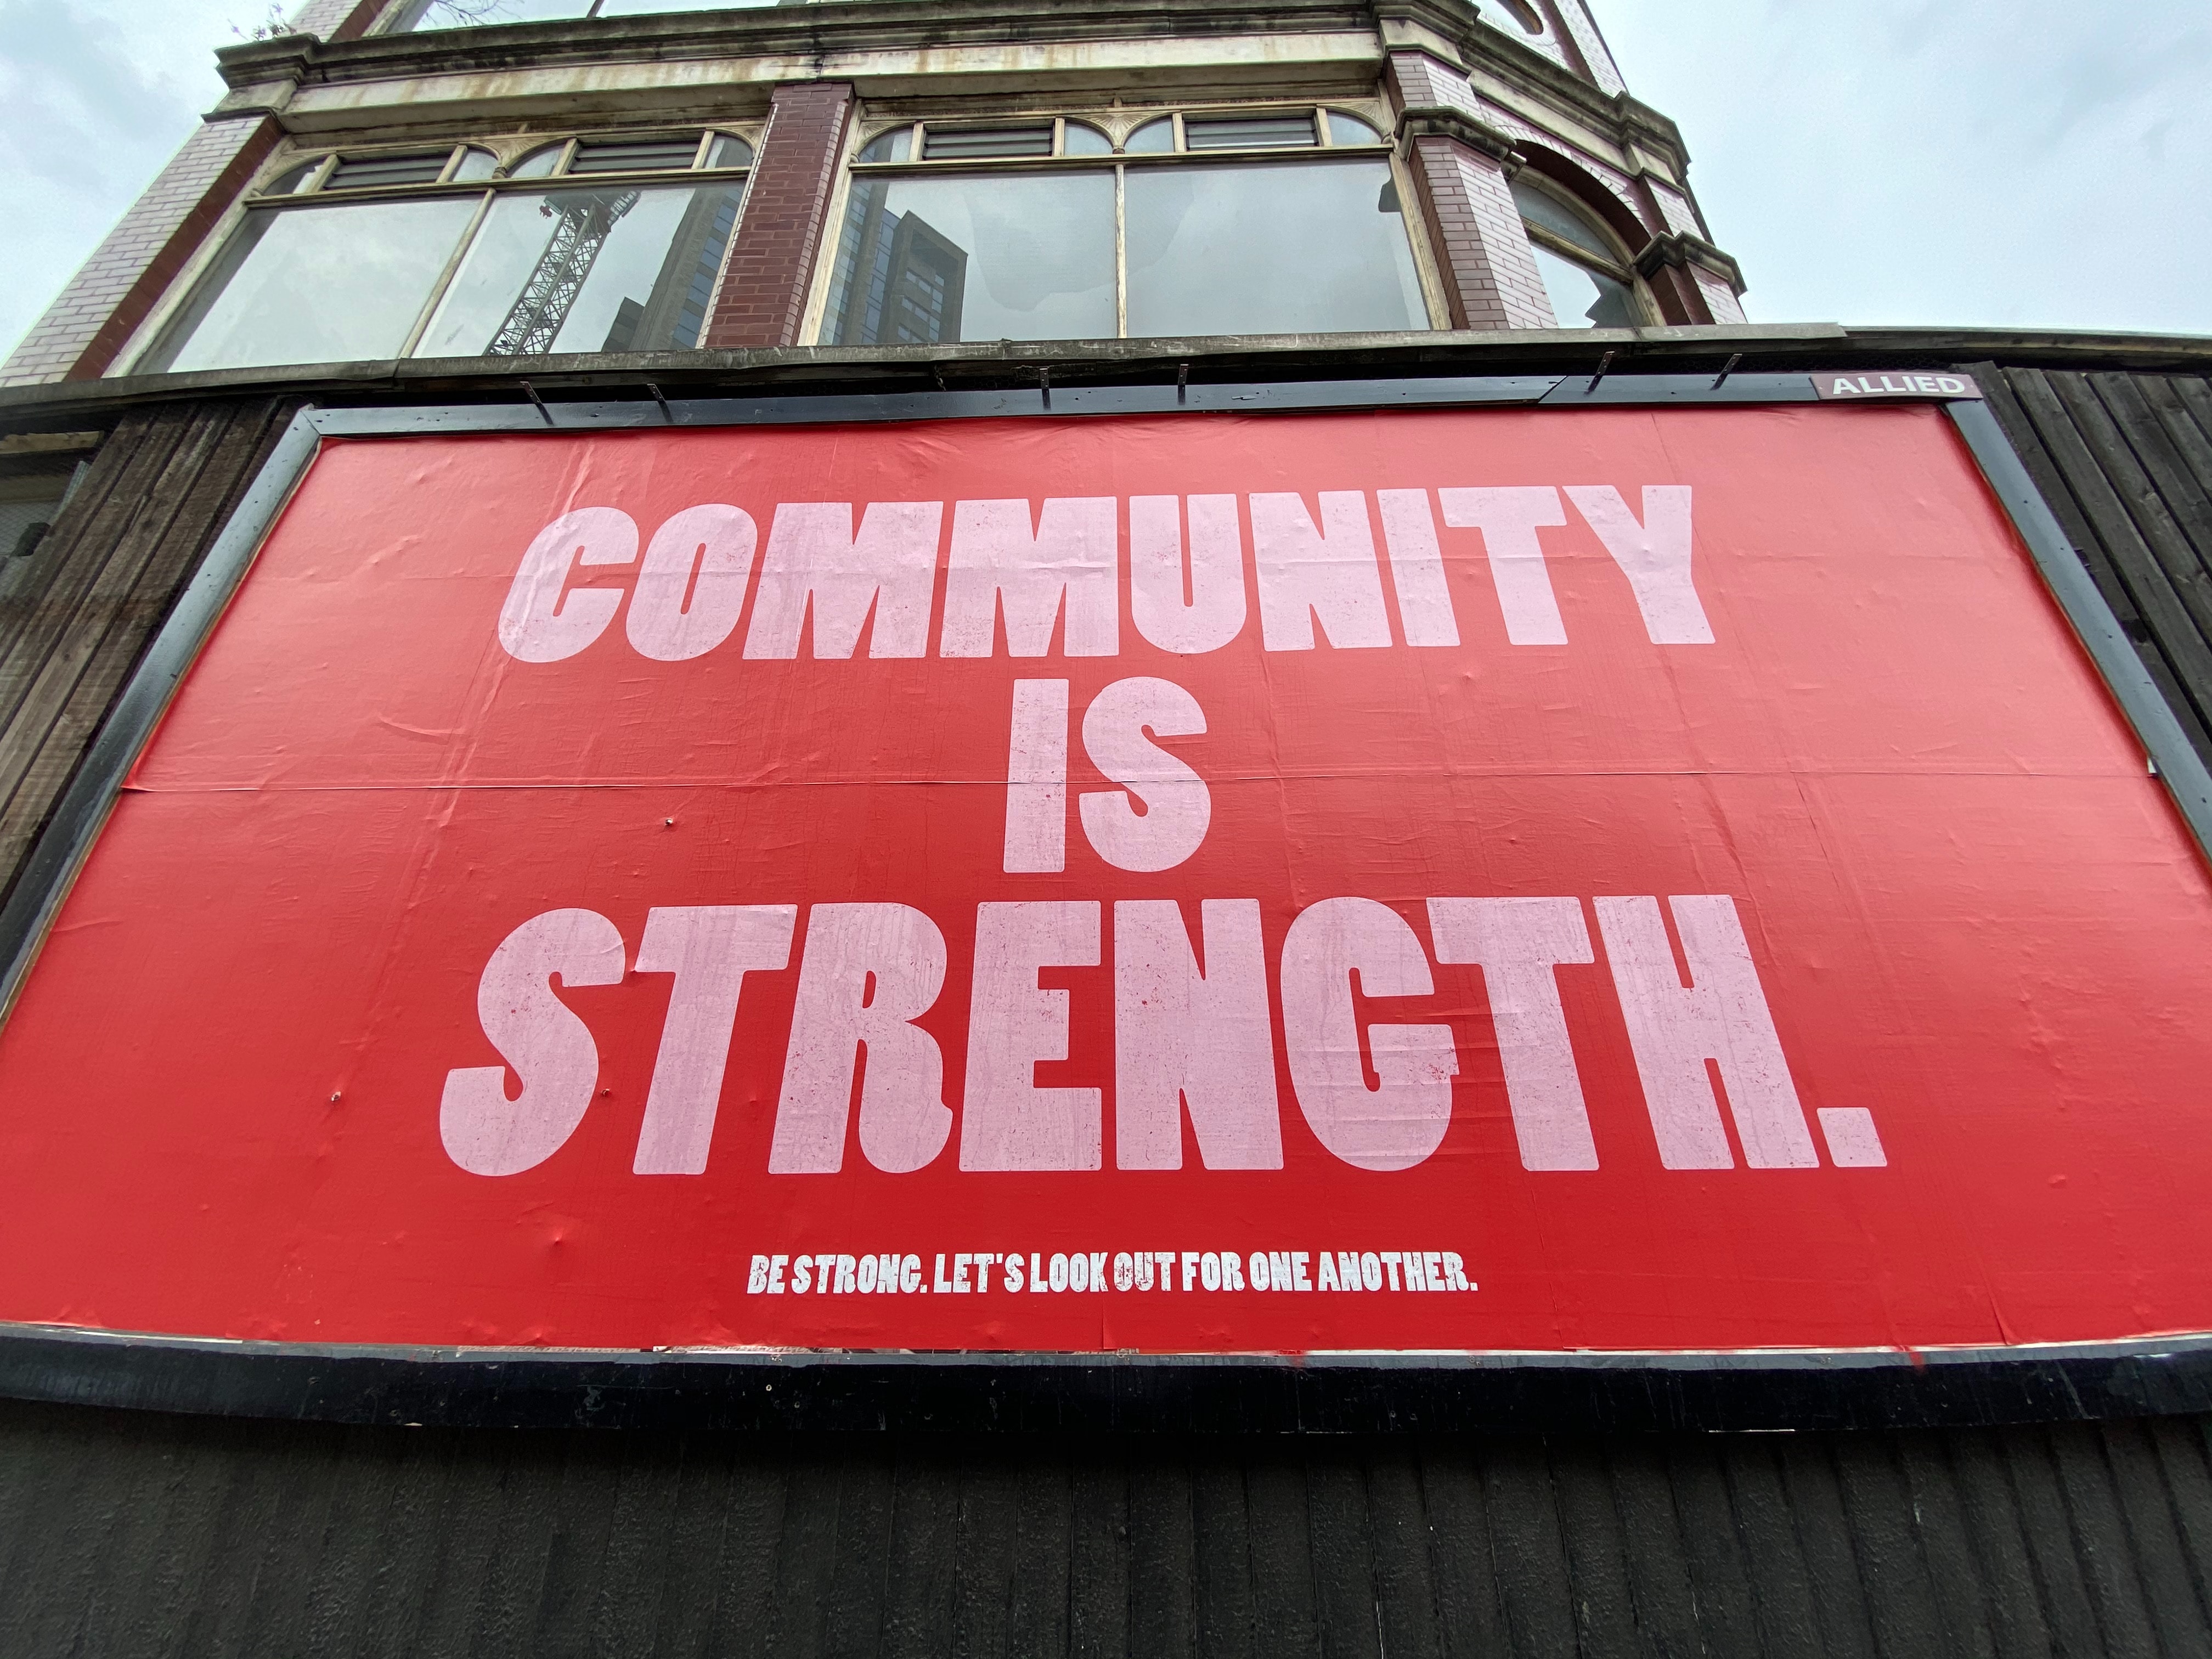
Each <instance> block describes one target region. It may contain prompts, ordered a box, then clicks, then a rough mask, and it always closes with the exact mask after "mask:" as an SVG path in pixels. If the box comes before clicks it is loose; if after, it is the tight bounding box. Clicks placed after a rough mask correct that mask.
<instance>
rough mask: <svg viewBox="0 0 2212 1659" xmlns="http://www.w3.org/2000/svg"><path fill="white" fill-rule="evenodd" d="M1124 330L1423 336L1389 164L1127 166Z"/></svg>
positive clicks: (1424, 319)
mask: <svg viewBox="0 0 2212 1659" xmlns="http://www.w3.org/2000/svg"><path fill="white" fill-rule="evenodd" d="M1127 222H1128V228H1127V235H1128V266H1129V332H1130V333H1131V334H1132V335H1166V334H1287V333H1331V332H1343V331H1354V330H1360V331H1364V330H1369V329H1407V328H1426V327H1427V326H1428V309H1427V307H1425V305H1424V304H1423V303H1422V301H1421V286H1420V280H1419V277H1418V276H1416V275H1415V273H1414V269H1413V249H1412V247H1411V246H1410V245H1409V243H1408V242H1407V234H1406V224H1405V220H1404V218H1403V216H1401V213H1400V212H1399V210H1398V197H1397V191H1395V189H1394V188H1393V186H1392V180H1391V177H1390V168H1389V163H1387V162H1385V161H1329V162H1312V163H1302V164H1294V165H1278V166H1273V167H1144V168H1138V167H1131V168H1130V169H1129V173H1128V184H1127Z"/></svg>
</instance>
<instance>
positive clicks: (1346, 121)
mask: <svg viewBox="0 0 2212 1659" xmlns="http://www.w3.org/2000/svg"><path fill="white" fill-rule="evenodd" d="M1328 141H1329V143H1332V144H1379V143H1382V142H1383V135H1382V134H1381V133H1379V132H1377V131H1375V129H1374V128H1373V127H1370V126H1369V125H1367V123H1366V122H1364V121H1363V120H1361V119H1360V118H1358V116H1356V115H1346V113H1345V112H1343V111H1342V110H1340V109H1333V110H1331V111H1329V112H1328Z"/></svg>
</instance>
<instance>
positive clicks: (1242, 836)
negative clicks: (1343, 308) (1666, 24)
mask: <svg viewBox="0 0 2212 1659" xmlns="http://www.w3.org/2000/svg"><path fill="white" fill-rule="evenodd" d="M1929 378H1931V379H1939V380H1941V379H1946V378H1948V377H1929ZM1869 395H1871V394H1869ZM1945 395H1950V396H1956V395H1960V394H1959V393H1957V392H1947V393H1946V394H1945ZM2206 1006H2212V884H2208V880H2207V875H2206V871H2205V869H2204V867H2203V863H2202V861H2201V860H2200V859H2199V857H2198V855H2197V853H2196V851H2195V849H2194V848H2193V847H2192V845H2191V842H2189V840H2188V838H2187V836H2186V834H2185V829H2184V828H2183V826H2182V825H2181V823H2180V822H2179V819H2178V817H2176V815H2175V813H2174V811H2172V807H2171V805H2170V804H2169V803H2168V801H2167V799H2166V797H2165V796H2164V794H2163V793H2161V789H2160V785H2159V783H2158V782H2157V781H2156V780H2155V779H2154V778H2153V777H2151V776H2150V775H2148V769H2147V768H2146V766H2145V764H2144V761H2143V757H2142V751H2141V749H2140V748H2139V747H2138V745H2137V744H2136V742H2135V741H2134V739H2133V738H2132V737H2131V735H2130V732H2129V731H2128V729H2127V727H2126V726H2125V725H2124V722H2123V721H2122V720H2121V718H2120V717H2119V715H2118V713H2117V711H2116V709H2115V708H2114V707H2113V705H2112V702H2111V700H2110V698H2109V696H2108V695H2107V693H2106V690H2105V689H2104V687H2103V686H2102V684H2100V682H2099V680H2098V679H2097V678H2096V675H2095V673H2094V671H2093V668H2092V667H2091V665H2089V663H2088V662H2087V659H2085V657H2084V656H2083V655H2082V653H2081V650H2080V649H2079V647H2077V645H2076V644H2075V641H2074V639H2073V638H2072V636H2071V635H2070V634H2069V631H2068V629H2067V625H2066V623H2065V621H2064V619H2063V617H2062V616H2061V615H2060V613H2059V612H2058V611H2057V609H2056V608H2055V606H2054V605H2053V604H2052V602H2051V599H2050V598H2049V597H2048V595H2047V594H2046V593H2045V591H2044V589H2043V588H2042V586H2040V584H2039V579H2038V577H2037V575H2036V574H2035V571H2034V569H2033V565H2032V564H2031V563H2030V562H2029V560H2028V559H2027V556H2026V554H2025V552H2024V551H2023V550H2022V549H2021V547H2020V545H2019V544H2017V542H2016V540H2015V538H2014V536H2013V534H2012V532H2011V531H2010V529H2009V527H2008V525H2007V523H2006V521H2005V520H2003V518H2002V516H2001V514H2000V513H1999V511H1998V509H1997V507H1996V504H1995V502H1994V501H1993V500H1992V498H1991V496H1990V493H1989V491H1988V489H1986V487H1985V486H1984V484H1983V483H1982V481H1981V479H1980V477H1979V475H1978V473H1977V472H1976V471H1975V470H1974V468H1973V465H1972V461H1971V459H1970V458H1969V456H1968V455H1967V453H1966V451H1965V449H1964V448H1963V447H1962V446H1961V445H1960V442H1959V441H1958V439H1957V437H1956V436H1955V435H1954V433H1953V431H1952V429H1951V428H1950V427H1949V425H1948V422H1946V421H1945V420H1944V419H1943V417H1942V415H1941V413H1940V412H1939V411H1937V410H1932V409H1915V408H1899V409H1864V410H1846V409H1834V410H1820V409H1808V408H1802V407H1801V408H1794V409H1777V410H1759V409H1742V408H1721V409H1667V410H1559V411H1555V410H1513V411H1483V412H1419V413H1389V414H1361V415H1298V416H1288V415H1284V416H1212V415H1206V416H1179V417H1152V416H1146V417H1129V418H1117V419H1110V420H1107V419H1102V420H1096V421H1061V422H1054V421H1049V420H1037V421H1030V420H1003V421H971V422H943V423H934V424H932V423H918V424H912V425H905V426H894V425H876V426H860V427H845V428H797V427H784V428H721V429H712V430H703V429H702V430H659V431H647V432H621V433H603V434H595V435H587V434H574V433H567V434H563V433H553V434H545V435H494V436H476V437H428V438H421V439H380V440H371V441H333V442H331V443H329V444H327V445H326V446H325V451H324V453H322V454H321V456H320V457H319V459H318V460H317V461H316V463H315V464H314V465H313V468H312V470H311V471H310V472H309V474H308V476H307V479H306V481H305V483H304V484H303V485H302V487H301V489H300V490H299V492H298V494H297V495H296V496H295V499H294V500H293V501H292V503H291V505H290V507H289V508H288V509H287V511H286V512H285V513H284V515H283V518H282V520H280V521H279V523H278V524H277V526H276V528H275V530H274V531H273V532H272V533H271V535H270V538H269V540H268V543H267V544H266V545H265V547H264V549H263V550H261V552H260V554H259V556H258V560H257V562H256V563H255V565H254V566H253V568H252V570H251V571H250V573H249V574H248V575H247V577H246V580H245V582H244V584H243V586H242V587H241V589H240V592H239V594H238V597H237V599H236V600H235V601H234V604H233V605H232V607H231V609H230V611H229V612H228V615H227V616H226V617H225V618H224V619H223V621H222V623H221V625H220V627H219V628H218V629H217V631H216V635H215V636H214V638H213V639H212V641H210V645H209V647H208V648H207V649H206V651H205V652H204V654H203V656H202V657H201V659H200V660H199V661H198V663H197V665H196V666H194V667H193V669H192V670H191V672H190V674H189V675H188V676H187V678H186V679H185V683H184V684H183V686H182V688H181V690H180V692H179V696H178V698H177V701H176V702H175V704H174V706H173V708H172V709H171V711H170V713H169V714H168V715H167V719H166V720H165V722H164V724H163V725H162V726H161V728H160V730H159V732H157V733H156V735H155V738H154V740H153V742H152V743H151V744H150V745H149V748H148V750H147V751H146V753H145V754H144V755H143V757H142V758H141V760H140V762H139V763H138V764H137V768H136V769H135V771H134V772H133V774H132V775H131V779H130V781H129V785H128V787H127V788H126V789H125V793H124V794H123V797H122V799H121V800H120V802H119V803H118V806H117V808H116V811H115V813H114V815H113V817H112V820H111V821H110V823H109V824H108V826H107V828H106V830H105V831H104V832H103V834H102V836H101V837H100V841H99V842H98V844H97V845H96V847H95V848H94V851H93V853H92V855H91V857H90V859H89V860H88V862H87V864H86V866H85V868H84V869H83V871H82V874H81V876H80V877H79V878H78V879H77V881H76V886H75V888H74V890H73V891H72V892H71V894H70V896H69V898H68V900H67V902H66V903H65V905H64V908H63V909H62V911H61V913H60V915H59V919H58V922H57V923H56V925H55V927H54V928H53V930H52V934H51V936H50V937H49V939H47V941H46V945H45V946H44V950H43V953H42V955H41V957H40V960H39V961H38V963H37V964H36V966H35V967H34V968H33V971H32V973H31V975H30V977H29V979H28V981H27V985H26V987H25V989H24V992H23V994H22V995H21V999H20V1001H19V1003H18V1005H17V1006H16V1008H15V1012H14V1013H13V1016H12V1018H11V1019H10V1020H9V1024H8V1025H7V1027H6V1028H5V1030H4V1031H0V1240H4V1245H5V1248H4V1249H0V1319H5V1320H10V1321H21V1322H65V1323H72V1324H79V1325H87V1326H95V1327H100V1328H107V1329H113V1330H125V1331H138V1332H162V1333H179V1334H195V1335H205V1336H221V1337H239V1338H263V1339H272V1340H289V1341H317V1342H348V1343H385V1344H438V1345H454V1344H467V1345H478V1344H489V1345H555V1346H569V1347H592V1348H631V1349H637V1348H648V1347H685V1346H702V1347H749V1348H750V1347H764V1348H836V1349H901V1350H922V1351H949V1350H1023V1351H1038V1352H1045V1351H1049V1352H1119V1351H1125V1350H1133V1351H1138V1352H1168V1353H1185V1352H1188V1353H1201V1352H1212V1353H1227V1352H1315V1351H1322V1350H1329V1351H1346V1350H1351V1351H1383V1352H1393V1351H1395V1352H1407V1351H1424V1352H1427V1351H1439V1350H1445V1351H1449V1350H1461V1351H1464V1350H1510V1351H1522V1352H1526V1351H1547V1350H1565V1349H1620V1350H1648V1349H1671V1350H1682V1349H1692V1350H1721V1349H1742V1348H1761V1347H1862V1346H1880V1347H1889V1346H1916V1347H1917V1346H1942V1345H1947V1344H1974V1345H1983V1344H1994V1343H2003V1342H2012V1341H2057V1340H2091V1339H2111V1338H2118V1337H2123V1336H2129V1335H2136V1334H2145V1333H2149V1332H2163V1331H2173V1330H2197V1329H2204V1328H2212V1270H2208V1268H2207V1267H2205V1265H2204V1264H2205V1263H2206V1262H2207V1261H2212V1212H2208V1210H2207V1207H2206V1206H2204V1205H2203V1203H2202V1202H2201V1201H2200V1199H2199V1194H2200V1193H2201V1191H2202V1189H2203V1187H2204V1186H2205V1185H2206V1183H2207V1182H2208V1181H2212V1118H2208V1117H2207V1115H2205V1114H2204V1113H2203V1111H2202V1110H2201V1109H2199V1108H2200V1107H2201V1104H2202V1101H2203V1079H2204V1078H2205V1077H2206V1076H2207V1075H2208V1074H2212V1026H2208V1025H2207V1024H2206V1022H2205V1021H2204V1019H2203V1018H2202V1012H2203V1009H2204V1008H2205V1007H2206Z"/></svg>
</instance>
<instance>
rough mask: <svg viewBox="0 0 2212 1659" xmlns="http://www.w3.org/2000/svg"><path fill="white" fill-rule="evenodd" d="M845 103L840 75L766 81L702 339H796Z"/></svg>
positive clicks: (735, 343) (849, 100) (769, 342)
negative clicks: (762, 120)
mask: <svg viewBox="0 0 2212 1659" xmlns="http://www.w3.org/2000/svg"><path fill="white" fill-rule="evenodd" d="M852 107H853V88H851V87H849V86H848V85H846V84H844V83H843V82H836V81H801V82H789V83H787V84H786V85H783V86H781V87H778V88H776V92H775V101H774V102H773V103H772V104H771V105H770V106H769V118H768V131H766V132H765V133H763V135H762V137H761V147H760V155H759V157H758V159H757V160H756V161H755V162H754V163H753V174H752V182H751V184H750V185H749V186H748V187H747V189H746V191H745V205H744V215H743V216H742V217H740V218H739V219H738V228H737V231H736V233H735V234H733V235H732V237H731V239H730V257H729V258H728V260H727V261H726V263H725V264H724V266H723V269H722V279H721V282H720V285H719V286H718V287H717V289H715V293H714V304H713V310H712V313H711V314H710V317H709V319H708V325H707V337H706V340H705V342H704V343H705V344H706V345H708V346H710V347H716V348H729V347H740V346H779V345H796V344H797V343H799V329H800V328H801V327H802V326H803V325H804V324H805V316H806V295H807V290H808V289H809V287H810V286H811V283H812V281H813V276H814V261H815V258H816V257H817V255H818V254H819V253H820V252H821V248H822V235H823V224H824V222H825V221H826V220H827V218H828V216H829V197H830V195H831V193H832V191H834V190H835V189H836V182H837V155H838V151H839V149H841V148H842V145H843V143H844V137H845V123H846V119H847V118H848V116H849V115H850V114H851V112H852Z"/></svg>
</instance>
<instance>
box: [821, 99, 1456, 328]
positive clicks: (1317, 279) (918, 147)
mask: <svg viewBox="0 0 2212 1659" xmlns="http://www.w3.org/2000/svg"><path fill="white" fill-rule="evenodd" d="M1428 325H1429V313H1428V307H1427V304H1426V302H1425V300H1424V299H1423V297H1422V291H1421V284H1420V279H1419V275H1418V273H1417V270H1416V268H1415V265H1414V263H1413V246H1412V242H1411V240H1410V237H1409V235H1408V233H1407V228H1406V222H1405V216H1404V212H1403V210H1402V208H1401V199H1400V195H1399V190H1398V184H1397V179H1396V175H1395V171H1394V167H1393V162H1392V159H1391V153H1390V148H1389V144H1388V143H1386V142H1385V141H1384V139H1383V135H1382V134H1381V133H1380V132H1379V131H1376V128H1375V127H1374V126H1373V125H1371V124H1370V122H1368V121H1367V120H1366V119H1364V118H1362V117H1359V116H1357V115H1353V114H1352V113H1349V112H1346V111H1342V110H1334V109H1325V108H1315V107H1312V106H1304V107H1297V108H1291V109H1284V108H1280V107H1275V108H1261V109H1245V110H1226V111H1196V110H1194V111H1190V112H1171V113H1169V114H1164V115H1151V116H1139V117H1134V118H1132V117H1129V116H1127V115H1121V114H1119V113H1112V114H1109V113H1103V112H1102V113H1101V114H1099V115H1098V116H1097V117H1096V118H1092V119H1079V118H1065V117H1055V118H1042V117H1038V118H1030V119H1025V120H1012V119H1009V120H1005V121H1001V122H999V123H996V124H994V125H987V126H986V125H975V124H953V123H941V124H940V123H938V122H933V121H920V122H912V123H902V124H901V125H898V126H896V127H892V128H890V129H889V130H887V131H881V132H878V133H876V134H874V135H873V136H872V137H870V138H869V139H868V141H867V142H866V143H864V144H863V145H862V146H861V147H860V150H859V152H858V154H857V155H855V156H854V163H853V167H852V174H851V180H850V185H849V189H848V195H847V197H846V202H845V208H844V212H843V215H842V222H841V230H840V235H839V239H838V243H837V248H836V256H835V260H834V263H833V264H832V267H831V277H830V283H829V299H828V303H827V306H826V307H825V309H824V313H823V323H822V329H821V338H822V340H823V343H825V344H830V345H926V344H935V343H942V342H949V341H955V340H999V339H1007V340H1049V339H1081V338H1095V337H1113V336H1117V335H1121V336H1161V335H1179V334H1281V333H1340V332H1348V331H1368V330H1377V331H1381V330H1400V329H1419V328H1425V327H1427V326H1428Z"/></svg>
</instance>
